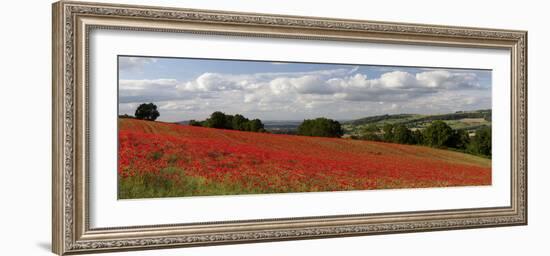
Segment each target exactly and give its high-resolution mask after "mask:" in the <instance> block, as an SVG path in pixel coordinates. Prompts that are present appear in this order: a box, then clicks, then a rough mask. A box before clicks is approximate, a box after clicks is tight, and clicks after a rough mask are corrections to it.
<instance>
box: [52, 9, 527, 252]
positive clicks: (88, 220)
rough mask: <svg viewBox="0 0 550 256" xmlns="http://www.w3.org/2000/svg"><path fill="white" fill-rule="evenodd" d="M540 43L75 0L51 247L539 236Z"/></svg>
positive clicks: (56, 151)
mask: <svg viewBox="0 0 550 256" xmlns="http://www.w3.org/2000/svg"><path fill="white" fill-rule="evenodd" d="M526 58H527V32H526V31H512V30H502V29H487V28H465V27H450V26H436V25H424V24H405V23H388V22H374V21H362V20H345V19H328V18H318V17H297V16H281V15H274V14H256V13H235V12H219V11H210V10H191V9H176V8H163V7H145V6H129V5H112V4H96V3H81V2H67V1H61V2H57V3H55V4H54V5H53V242H52V244H53V251H54V252H55V253H57V254H60V255H63V254H75V253H87V252H103V251H116V250H137V249H152V248H166V247H184V246H204V245H218V244H230V243H246V242H261V241H279V240H294V239H313V238H327V237H338V236H356V235H374V234H388V233H399V232H418V231H436V230H451V229H465V228H483V227H497V226H511V225H526V224H527V60H526Z"/></svg>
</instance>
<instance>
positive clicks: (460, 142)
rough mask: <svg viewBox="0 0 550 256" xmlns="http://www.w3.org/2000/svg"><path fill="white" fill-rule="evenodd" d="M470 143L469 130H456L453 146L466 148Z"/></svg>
mask: <svg viewBox="0 0 550 256" xmlns="http://www.w3.org/2000/svg"><path fill="white" fill-rule="evenodd" d="M468 143H470V136H469V135H468V132H466V131H464V130H456V131H455V132H454V134H453V138H452V142H451V147H453V148H458V149H466V147H467V146H468Z"/></svg>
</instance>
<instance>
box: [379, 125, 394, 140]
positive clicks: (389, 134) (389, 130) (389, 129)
mask: <svg viewBox="0 0 550 256" xmlns="http://www.w3.org/2000/svg"><path fill="white" fill-rule="evenodd" d="M393 128H394V127H393V124H385V125H384V126H383V127H382V131H383V132H384V135H383V139H384V141H387V142H392V141H393Z"/></svg>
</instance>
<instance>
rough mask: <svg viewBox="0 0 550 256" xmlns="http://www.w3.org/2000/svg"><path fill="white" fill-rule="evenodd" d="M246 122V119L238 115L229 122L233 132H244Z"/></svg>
mask: <svg viewBox="0 0 550 256" xmlns="http://www.w3.org/2000/svg"><path fill="white" fill-rule="evenodd" d="M247 122H249V120H248V118H245V117H244V116H242V115H240V114H236V115H235V116H233V119H232V121H231V127H232V128H233V130H239V131H246V130H247V127H246V123H247Z"/></svg>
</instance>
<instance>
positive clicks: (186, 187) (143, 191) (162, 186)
mask: <svg viewBox="0 0 550 256" xmlns="http://www.w3.org/2000/svg"><path fill="white" fill-rule="evenodd" d="M118 180H119V181H118V182H119V187H118V199H133V198H162V197H183V196H211V195H239V194H264V193H281V192H288V191H287V190H289V189H290V188H288V189H285V187H284V186H280V187H279V188H278V189H275V188H268V189H265V188H264V189H260V188H257V186H255V185H254V184H258V182H260V184H261V183H262V182H263V181H259V180H254V179H253V178H251V179H250V180H248V182H247V184H246V185H244V186H243V185H240V184H239V183H236V182H232V181H231V179H230V177H226V178H225V180H224V181H222V182H212V181H207V180H206V179H205V178H203V177H195V176H190V175H186V174H185V171H184V170H182V169H180V168H177V167H167V168H164V169H162V170H161V171H160V172H159V173H158V174H154V173H145V174H141V175H139V174H138V175H135V176H132V177H125V178H122V177H119V179H118ZM280 182H281V183H282V182H283V181H280ZM299 190H300V191H315V190H314V189H312V188H310V186H304V187H303V188H302V189H299Z"/></svg>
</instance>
